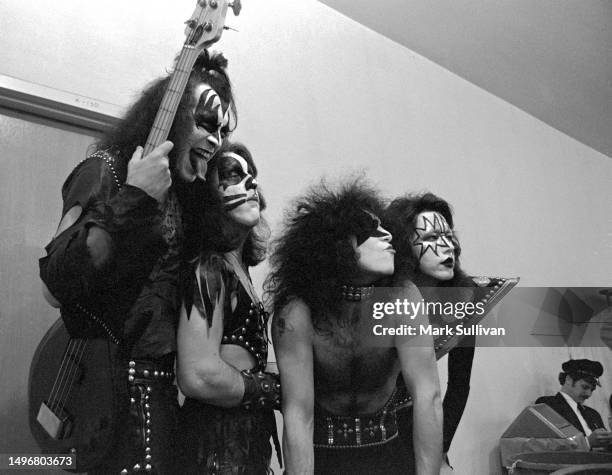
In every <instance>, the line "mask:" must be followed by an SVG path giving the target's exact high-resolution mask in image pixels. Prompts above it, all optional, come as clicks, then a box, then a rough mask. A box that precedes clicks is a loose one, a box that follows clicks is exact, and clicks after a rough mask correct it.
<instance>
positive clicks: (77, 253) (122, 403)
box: [40, 51, 236, 473]
mask: <svg viewBox="0 0 612 475" xmlns="http://www.w3.org/2000/svg"><path fill="white" fill-rule="evenodd" d="M226 66H227V61H226V59H225V58H224V57H223V56H222V55H220V54H209V53H208V51H204V52H202V53H201V54H200V55H199V57H198V58H197V59H196V61H195V64H194V66H193V69H192V71H191V73H189V72H188V74H189V77H188V79H187V86H186V88H185V91H184V93H183V94H182V96H180V97H179V98H178V99H179V100H180V102H179V104H178V109H177V112H176V116H175V118H174V121H173V122H172V125H171V127H170V124H169V125H168V127H170V130H169V135H168V137H169V141H166V142H163V143H162V144H161V145H159V146H158V147H156V148H154V149H153V150H152V151H151V152H150V153H148V154H147V155H146V156H143V146H144V145H145V142H146V141H147V137H148V136H149V132H150V130H151V128H152V125H153V124H154V122H156V114H157V112H158V109H159V108H160V103H161V102H162V98H163V97H164V93H165V91H166V89H167V88H168V85H169V84H171V82H172V78H173V76H172V74H170V75H168V76H167V77H164V78H161V79H159V80H157V81H156V82H154V83H153V84H152V85H151V86H149V87H148V88H147V89H146V90H145V91H144V92H143V93H142V95H141V97H140V98H139V99H138V100H137V101H136V103H135V104H134V105H133V106H132V107H131V108H130V109H129V110H128V112H127V113H126V115H125V118H124V119H123V120H122V121H121V122H120V123H119V124H118V125H117V127H116V128H114V129H113V130H111V131H109V133H107V134H106V135H105V136H104V137H102V139H101V140H100V141H99V142H98V143H97V144H96V145H95V151H94V153H92V154H91V155H90V156H89V157H88V158H87V159H86V160H84V161H83V162H81V164H79V165H78V166H77V167H76V168H75V170H74V171H73V172H72V173H71V174H70V176H69V177H68V179H67V180H66V182H65V183H64V186H63V189H62V196H63V199H64V204H63V210H62V219H61V221H60V224H59V227H58V230H57V233H56V235H55V237H54V238H53V240H52V241H51V243H50V244H49V245H48V246H47V248H46V250H47V256H46V257H44V258H43V259H41V261H40V275H41V278H42V280H43V282H44V284H43V290H44V293H45V297H46V298H47V300H48V301H49V303H51V304H52V305H54V306H58V307H60V309H61V314H62V317H63V320H64V322H65V325H66V327H67V329H68V331H69V333H70V335H71V336H72V337H78V338H83V337H96V338H107V339H109V341H112V342H113V344H115V345H117V347H118V348H119V352H118V354H119V356H118V357H117V359H116V361H115V360H113V369H112V371H115V369H116V370H117V374H121V377H120V378H119V377H118V378H119V379H117V380H116V381H115V382H114V383H113V385H114V387H115V388H116V391H117V395H116V397H117V399H118V401H119V402H118V407H119V412H118V416H116V417H115V415H112V417H111V415H109V420H111V419H112V420H113V421H117V424H118V425H117V430H116V440H115V441H114V445H113V446H112V447H111V450H110V451H109V455H108V456H107V457H104V460H103V461H102V462H101V465H100V466H99V467H97V468H96V469H93V470H91V471H89V473H109V472H112V473H128V472H129V473H132V472H133V471H138V470H142V471H147V472H153V473H176V472H175V467H174V464H173V457H174V448H173V445H172V442H173V440H174V439H175V429H176V415H177V414H176V413H177V410H178V406H177V402H176V388H175V387H174V385H173V373H174V355H175V352H176V321H177V318H178V311H179V308H178V304H177V301H178V298H177V293H178V274H179V268H180V261H181V255H182V252H183V246H184V241H185V231H184V229H185V228H184V226H185V223H186V222H188V221H195V220H194V219H190V214H192V213H194V212H199V211H200V209H199V208H197V207H195V206H194V205H193V203H194V200H193V199H192V198H193V197H194V196H195V195H196V194H197V193H196V192H195V191H194V190H199V189H200V187H199V186H198V185H197V184H198V183H202V181H203V180H204V179H205V176H206V172H207V167H208V162H209V161H210V159H211V158H212V156H213V155H214V154H215V153H216V152H217V151H218V149H219V148H220V147H221V145H222V142H223V141H224V139H225V138H226V137H227V135H228V134H229V132H230V131H231V130H232V128H233V127H234V126H235V122H236V111H235V106H234V101H233V96H232V89H231V85H230V81H229V77H228V75H227V73H226ZM177 71H181V70H180V68H177ZM164 110H165V109H164ZM162 112H163V110H162ZM109 371H110V370H109ZM113 374H114V373H113ZM104 389H107V390H110V391H114V389H113V388H100V390H104Z"/></svg>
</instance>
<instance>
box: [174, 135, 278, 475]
mask: <svg viewBox="0 0 612 475" xmlns="http://www.w3.org/2000/svg"><path fill="white" fill-rule="evenodd" d="M256 177H257V169H256V168H255V164H254V162H253V159H252V157H251V154H250V153H249V151H248V150H247V148H246V147H244V146H243V145H241V144H236V143H231V144H230V143H228V144H226V145H225V146H224V147H223V148H222V149H221V150H220V151H219V152H218V153H217V154H216V155H215V157H214V158H213V161H212V162H210V164H209V170H208V173H207V175H206V183H205V185H204V193H203V202H204V205H203V210H202V215H201V217H200V218H201V228H202V231H203V232H202V234H201V235H200V241H199V243H198V249H199V252H198V255H197V256H196V258H195V259H194V260H193V262H192V263H191V264H190V265H189V266H188V271H187V277H186V279H185V280H184V291H183V292H182V299H183V305H182V308H181V315H180V319H179V329H178V359H177V382H178V384H179V387H180V388H181V390H182V392H183V393H184V394H185V396H186V400H185V404H184V405H183V407H182V408H181V417H180V423H179V434H180V435H179V437H180V443H179V446H180V447H181V452H182V456H181V463H180V473H185V474H209V473H211V474H212V473H219V474H230V473H231V474H253V475H255V474H262V475H263V474H267V473H268V471H269V467H270V457H271V446H270V437H276V425H275V419H274V412H273V409H275V408H278V409H280V384H279V382H278V377H277V375H275V374H271V373H269V372H266V363H267V356H268V336H267V320H268V314H267V313H266V312H265V310H264V308H263V305H262V303H261V301H260V299H259V297H258V295H257V292H256V291H255V289H254V287H253V284H252V282H251V279H250V277H249V270H248V269H249V267H250V266H253V265H256V264H258V263H259V262H260V261H261V260H263V258H264V256H265V238H266V237H267V226H266V224H265V222H264V220H263V218H262V216H261V211H262V210H263V209H265V203H264V200H263V197H262V195H261V192H260V190H259V188H258V184H257V179H256ZM192 236H197V234H193V235H192ZM275 440H276V439H275ZM277 445H278V444H277Z"/></svg>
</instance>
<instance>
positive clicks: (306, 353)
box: [272, 300, 314, 475]
mask: <svg viewBox="0 0 612 475" xmlns="http://www.w3.org/2000/svg"><path fill="white" fill-rule="evenodd" d="M312 337H313V328H312V321H311V317H310V310H309V308H308V307H307V306H306V304H304V303H303V302H302V301H299V300H295V301H293V302H291V303H289V304H288V305H287V306H286V307H285V308H283V309H282V310H281V311H280V313H278V314H275V315H274V319H273V322H272V341H273V343H274V351H275V353H276V360H277V363H278V369H279V372H280V377H281V385H282V388H283V419H284V431H283V449H284V452H285V462H286V466H287V473H290V474H291V475H298V474H300V475H301V474H312V473H313V471H314V448H313V427H314V377H313V351H312Z"/></svg>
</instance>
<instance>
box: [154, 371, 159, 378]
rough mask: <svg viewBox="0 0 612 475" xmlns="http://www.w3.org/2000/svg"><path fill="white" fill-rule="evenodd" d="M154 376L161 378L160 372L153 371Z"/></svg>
mask: <svg viewBox="0 0 612 475" xmlns="http://www.w3.org/2000/svg"><path fill="white" fill-rule="evenodd" d="M153 376H154V377H156V378H157V377H158V376H159V371H157V370H156V371H153Z"/></svg>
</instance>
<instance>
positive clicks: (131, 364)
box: [126, 361, 136, 470]
mask: <svg viewBox="0 0 612 475" xmlns="http://www.w3.org/2000/svg"><path fill="white" fill-rule="evenodd" d="M128 366H129V367H130V368H134V367H135V366H136V362H135V361H130V362H129V363H128ZM126 470H127V469H126Z"/></svg>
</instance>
